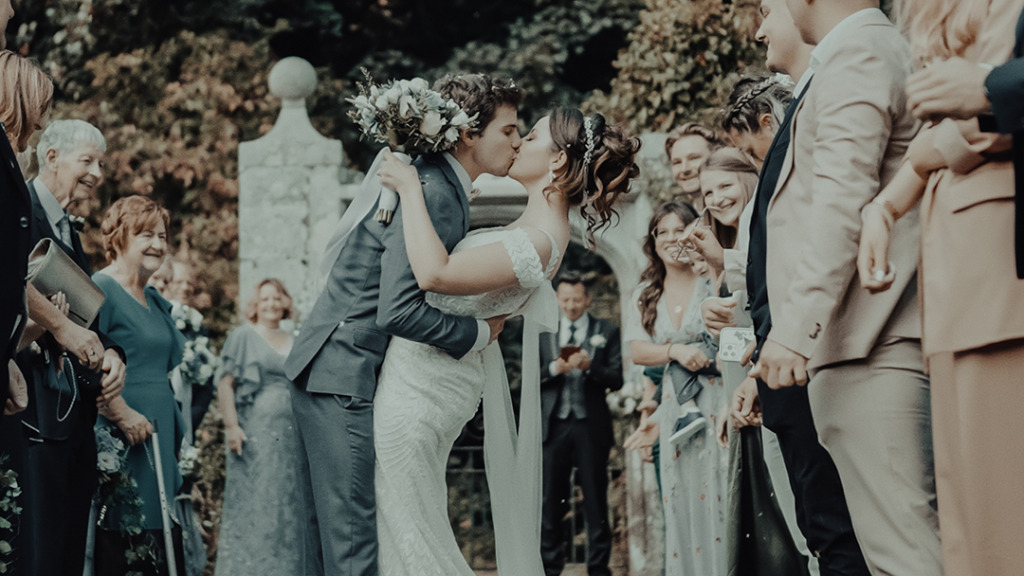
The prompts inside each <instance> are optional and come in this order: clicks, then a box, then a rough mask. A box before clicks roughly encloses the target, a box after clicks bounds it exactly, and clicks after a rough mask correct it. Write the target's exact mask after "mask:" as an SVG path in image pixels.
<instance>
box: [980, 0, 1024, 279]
mask: <svg viewBox="0 0 1024 576" xmlns="http://www.w3.org/2000/svg"><path fill="white" fill-rule="evenodd" d="M985 91H986V92H987V93H988V99H989V102H990V103H991V104H992V116H988V117H982V118H979V125H980V126H981V129H982V130H989V131H993V132H995V131H998V132H1002V133H1003V134H1013V171H1014V179H1015V181H1016V189H1017V194H1016V205H1015V213H1016V219H1017V220H1016V221H1017V223H1016V228H1015V236H1014V246H1016V250H1017V277H1018V278H1022V279H1024V11H1022V12H1021V15H1020V19H1019V20H1018V21H1017V42H1016V44H1015V45H1014V47H1013V58H1011V59H1010V60H1009V61H1007V62H1006V63H1005V64H1003V65H1001V66H998V67H996V68H995V69H994V70H992V72H990V73H989V75H988V77H987V78H986V79H985Z"/></svg>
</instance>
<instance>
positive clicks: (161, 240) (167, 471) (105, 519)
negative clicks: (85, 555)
mask: <svg viewBox="0 0 1024 576" xmlns="http://www.w3.org/2000/svg"><path fill="white" fill-rule="evenodd" d="M168 222H169V215H168V213H167V210H165V209H164V208H162V207H160V206H159V205H158V204H156V203H155V202H153V201H152V200H150V199H148V198H145V197H143V196H128V197H126V198H121V199H120V200H118V201H117V202H115V203H114V204H113V205H112V206H111V207H110V209H108V210H107V214H106V216H105V217H104V219H103V225H102V227H101V232H102V234H103V250H104V252H105V253H106V257H107V260H108V261H109V262H110V265H109V266H107V267H106V268H104V269H103V270H101V271H99V272H97V273H96V274H94V275H93V281H94V282H96V284H97V285H98V286H99V287H100V288H101V289H102V290H103V292H104V294H105V295H106V300H105V301H104V302H103V306H102V307H101V308H100V312H99V319H98V321H99V329H100V331H101V332H102V333H104V334H107V335H108V336H110V338H112V339H113V340H114V341H115V342H117V343H118V344H119V345H120V346H121V347H122V348H123V349H124V352H125V355H126V357H127V359H128V361H127V363H126V376H125V385H124V391H123V392H122V393H121V397H120V398H118V399H116V400H114V401H112V402H111V403H110V405H109V406H108V407H107V408H106V409H104V410H102V411H101V413H100V418H99V419H98V422H97V424H96V426H97V428H99V427H106V428H117V429H119V430H120V431H121V433H123V435H124V438H125V439H126V440H127V441H128V444H129V445H130V448H129V449H128V455H127V459H126V466H125V468H126V470H127V472H128V474H129V475H130V477H131V479H132V480H134V482H135V491H136V492H137V495H138V497H139V499H140V500H141V510H140V509H139V507H138V506H133V505H132V504H131V503H129V502H126V500H127V498H121V499H120V501H119V502H115V503H113V504H111V505H109V506H108V505H103V506H102V508H101V511H100V517H101V521H100V526H99V528H98V530H97V533H96V550H95V552H94V559H95V560H94V562H95V564H94V566H95V571H96V574H97V575H101V576H102V575H107V574H110V575H114V574H116V575H122V574H125V573H127V572H129V571H133V570H134V571H138V572H139V573H142V574H167V571H168V568H167V566H168V563H167V558H166V555H165V554H166V551H165V547H164V535H163V530H164V526H163V522H162V514H161V507H160V493H159V490H158V484H157V475H156V464H157V462H156V460H155V459H156V457H157V450H155V447H154V446H153V444H152V441H151V440H150V439H149V438H150V436H151V435H152V433H153V431H154V430H157V431H158V432H159V434H158V435H157V437H158V438H159V458H160V464H161V468H162V472H163V483H164V487H165V493H166V498H167V500H168V504H169V506H170V509H169V514H170V515H171V516H172V524H174V519H173V516H174V509H173V504H174V498H175V496H176V495H177V493H178V490H179V489H180V487H181V483H182V482H181V475H180V474H179V472H178V463H177V454H178V450H179V448H180V444H181V437H182V430H183V429H184V420H183V418H182V415H181V412H180V410H179V409H178V405H177V403H176V402H175V401H174V395H173V393H172V391H171V385H170V381H169V379H168V376H167V374H168V372H170V370H171V369H173V368H174V367H175V366H177V365H178V363H179V362H180V361H181V354H182V347H183V345H184V342H183V339H182V336H181V333H180V332H179V331H178V330H177V329H176V328H175V326H174V322H173V320H171V315H170V309H171V305H170V303H168V302H167V301H166V300H164V299H163V298H162V297H161V296H160V294H159V293H158V292H157V290H156V288H153V287H152V286H146V282H147V281H148V280H149V277H150V276H152V274H153V273H154V272H155V271H156V270H157V269H158V268H160V266H161V265H162V264H163V260H164V255H165V254H166V252H167V225H168ZM102 490H103V489H102V487H101V494H102ZM102 504H103V503H102V502H101V505H102ZM139 512H141V514H142V517H141V520H140V519H139V517H138V513H139ZM125 522H128V523H129V524H131V525H134V527H136V528H141V529H142V533H141V534H136V535H128V534H125V530H124V526H123V524H124V523H125ZM169 528H170V529H171V530H172V533H173V540H174V543H175V546H174V547H175V549H176V556H178V561H177V563H176V565H177V566H178V567H179V573H180V572H181V570H180V568H181V567H183V565H184V561H183V558H182V557H181V551H180V546H181V530H180V528H178V527H177V526H171V527H169ZM140 546H147V547H149V549H152V550H153V551H154V552H155V554H154V555H147V556H145V557H143V558H142V559H141V560H134V561H132V562H129V556H131V555H130V554H129V555H126V551H129V549H133V550H139V549H140Z"/></svg>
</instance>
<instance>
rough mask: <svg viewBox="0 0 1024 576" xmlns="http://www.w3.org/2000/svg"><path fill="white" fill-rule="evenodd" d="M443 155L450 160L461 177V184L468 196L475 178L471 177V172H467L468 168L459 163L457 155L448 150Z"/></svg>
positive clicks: (456, 174) (459, 177) (463, 191)
mask: <svg viewBox="0 0 1024 576" xmlns="http://www.w3.org/2000/svg"><path fill="white" fill-rule="evenodd" d="M442 155H443V156H444V159H445V160H447V161H448V164H450V165H451V167H452V170H454V171H455V176H456V177H457V178H458V179H459V184H461V185H462V193H463V194H465V195H466V196H467V197H468V196H469V193H470V192H472V191H473V179H472V178H470V177H469V172H466V169H465V168H463V167H462V164H459V161H458V160H456V159H455V156H452V155H451V154H449V153H448V152H444V153H443V154H442Z"/></svg>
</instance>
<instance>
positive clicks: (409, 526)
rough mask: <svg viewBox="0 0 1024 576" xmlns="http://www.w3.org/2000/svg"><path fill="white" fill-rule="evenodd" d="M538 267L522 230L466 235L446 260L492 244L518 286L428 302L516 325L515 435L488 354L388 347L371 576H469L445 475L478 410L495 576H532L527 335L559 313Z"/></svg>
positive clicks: (532, 389)
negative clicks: (519, 344)
mask: <svg viewBox="0 0 1024 576" xmlns="http://www.w3.org/2000/svg"><path fill="white" fill-rule="evenodd" d="M547 235H548V238H549V240H550V241H551V245H552V254H551V258H550V260H549V263H548V265H547V266H544V265H543V263H542V262H541V259H540V256H539V255H538V254H537V251H536V249H535V248H534V246H533V244H532V243H531V241H530V238H529V236H528V235H527V233H526V232H525V231H524V230H523V229H521V228H514V229H511V230H509V229H486V230H480V231H475V232H472V233H470V235H468V236H467V237H466V238H465V239H464V240H462V241H461V242H460V243H459V244H458V246H456V247H455V250H454V252H459V251H464V250H468V249H471V248H474V247H477V246H483V245H486V244H492V243H495V242H501V243H502V244H503V245H504V247H505V249H506V251H507V252H508V255H509V258H510V259H511V262H512V266H513V269H514V270H515V274H516V278H517V279H518V280H519V285H517V286H510V287H508V288H503V289H500V290H496V291H494V292H489V293H487V294H482V295H478V296H445V295H440V294H428V295H427V302H428V303H430V304H431V305H432V306H434V307H436V308H439V309H441V310H443V311H445V312H448V313H451V314H456V315H462V316H474V317H477V318H490V317H492V316H498V315H502V314H509V315H518V314H522V315H523V316H524V327H523V356H524V357H523V386H522V399H521V404H520V407H521V410H520V412H521V421H520V426H519V429H518V431H517V429H516V425H515V420H514V417H513V415H512V404H511V397H510V396H509V389H508V382H507V380H506V376H505V368H504V363H503V361H502V358H501V351H500V350H499V348H498V345H497V343H494V344H491V345H490V346H488V347H487V348H486V349H485V350H483V351H478V352H470V353H468V354H467V355H466V356H464V357H463V358H462V359H461V360H455V359H454V358H452V357H451V356H449V355H448V354H446V353H445V352H443V351H441V350H439V349H437V348H434V347H431V346H428V345H426V344H421V343H418V342H412V341H409V340H404V339H401V338H393V339H392V340H391V344H390V345H389V347H388V351H387V354H386V356H385V358H384V364H383V367H382V368H381V373H380V377H379V379H378V383H377V393H376V396H375V398H374V410H373V415H374V426H373V431H374V445H375V447H376V452H377V464H376V478H375V483H376V493H377V531H378V538H379V542H380V553H379V558H380V574H381V575H382V576H459V575H463V576H473V571H472V570H471V569H470V567H469V565H468V564H467V563H466V561H465V559H464V558H463V556H462V552H461V551H460V549H459V546H458V543H457V542H456V541H455V535H454V533H453V532H452V528H451V525H450V523H449V519H448V488H447V485H446V484H445V470H446V465H447V462H448V454H449V452H451V449H452V445H453V443H454V442H455V439H456V438H457V437H458V436H459V434H460V432H461V431H462V428H463V426H464V425H465V424H466V422H468V421H469V420H470V418H472V417H473V415H474V414H475V413H476V410H477V406H479V403H480V399H481V396H483V402H484V458H485V463H486V468H487V479H488V484H489V487H490V493H491V506H492V516H493V518H494V526H495V547H496V552H497V560H498V571H499V573H500V574H501V575H502V576H538V575H540V574H543V566H542V564H541V559H540V508H541V502H540V483H541V438H540V418H541V410H540V367H539V360H538V358H537V355H538V344H537V334H538V333H539V331H540V330H545V331H551V330H553V329H554V328H553V324H552V322H557V318H558V310H557V305H556V302H555V297H554V290H553V289H552V288H551V284H550V282H549V280H550V277H551V276H552V275H553V273H554V271H555V270H556V269H557V266H558V261H559V254H558V248H557V244H556V243H555V241H554V239H553V238H552V237H551V235H550V234H547Z"/></svg>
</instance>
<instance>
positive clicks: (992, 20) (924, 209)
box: [918, 0, 1024, 355]
mask: <svg viewBox="0 0 1024 576" xmlns="http://www.w3.org/2000/svg"><path fill="white" fill-rule="evenodd" d="M1022 7H1024V0H992V1H991V2H989V10H988V14H987V17H986V19H985V21H984V22H983V23H982V26H981V30H980V31H979V35H978V41H977V42H976V43H975V44H974V45H972V46H971V47H970V48H969V49H968V50H967V52H966V53H965V54H964V58H966V59H967V60H970V61H972V62H983V63H986V64H992V65H999V64H1002V63H1003V62H1005V61H1006V60H1007V59H1008V58H1009V57H1010V55H1011V53H1012V51H1013V43H1014V28H1015V27H1016V24H1017V18H1018V16H1019V15H1020V12H1021V8H1022ZM918 137H919V138H926V139H930V140H931V142H932V144H933V146H934V147H935V148H936V150H938V152H939V154H940V155H941V156H942V158H943V159H945V161H946V168H944V169H942V170H939V171H937V172H935V173H933V175H932V177H931V179H930V180H929V182H928V188H927V191H926V193H925V196H924V199H923V200H922V201H921V219H922V222H923V224H922V242H921V251H922V264H921V287H922V295H921V296H922V304H923V315H924V339H923V345H924V351H925V354H927V355H932V354H935V353H939V352H959V351H964V350H970V349H973V348H978V347H981V346H985V345H988V344H993V343H996V342H1002V341H1005V340H1010V339H1014V338H1024V280H1020V279H1018V278H1017V275H1016V273H1015V266H1014V252H1013V196H1014V180H1013V163H1012V162H1011V161H1010V158H1009V156H1008V154H1007V152H1008V151H1009V150H1010V147H1011V145H1012V141H1011V138H1010V136H1009V135H1000V134H995V133H986V132H981V131H979V129H978V121H977V120H976V119H973V120H966V121H954V120H948V119H947V120H943V121H942V122H940V123H939V124H937V125H935V126H930V127H928V128H926V129H925V130H922V131H921V134H920V135H919V136H918Z"/></svg>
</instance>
